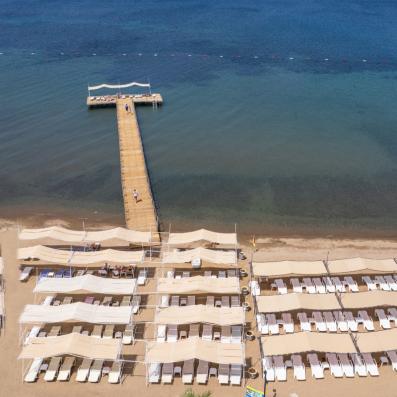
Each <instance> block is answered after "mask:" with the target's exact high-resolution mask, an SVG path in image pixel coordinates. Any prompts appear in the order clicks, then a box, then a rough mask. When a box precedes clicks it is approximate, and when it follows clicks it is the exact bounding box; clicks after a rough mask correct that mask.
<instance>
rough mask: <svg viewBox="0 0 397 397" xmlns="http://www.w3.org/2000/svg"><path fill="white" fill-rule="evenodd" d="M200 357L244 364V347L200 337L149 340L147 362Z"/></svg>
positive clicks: (169, 361)
mask: <svg viewBox="0 0 397 397" xmlns="http://www.w3.org/2000/svg"><path fill="white" fill-rule="evenodd" d="M191 359H198V360H204V361H208V362H211V363H217V364H244V348H243V345H242V344H240V343H220V342H214V341H205V340H202V339H200V338H199V337H193V338H188V339H183V340H179V341H177V342H165V343H164V342H163V343H161V342H148V343H147V346H146V356H145V361H146V363H176V362H181V361H185V360H191Z"/></svg>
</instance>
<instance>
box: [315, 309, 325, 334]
mask: <svg viewBox="0 0 397 397" xmlns="http://www.w3.org/2000/svg"><path fill="white" fill-rule="evenodd" d="M312 317H313V320H314V326H315V328H316V330H317V331H319V332H327V325H326V323H325V321H324V318H323V316H322V314H321V312H313V313H312Z"/></svg>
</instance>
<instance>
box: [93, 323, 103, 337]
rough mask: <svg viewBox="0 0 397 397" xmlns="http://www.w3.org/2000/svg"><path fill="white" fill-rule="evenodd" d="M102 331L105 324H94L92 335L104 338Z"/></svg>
mask: <svg viewBox="0 0 397 397" xmlns="http://www.w3.org/2000/svg"><path fill="white" fill-rule="evenodd" d="M102 331H103V325H101V324H96V325H94V328H93V330H92V334H91V336H93V337H94V338H102Z"/></svg>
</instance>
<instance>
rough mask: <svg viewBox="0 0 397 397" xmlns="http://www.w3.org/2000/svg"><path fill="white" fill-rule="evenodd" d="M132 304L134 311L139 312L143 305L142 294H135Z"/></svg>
mask: <svg viewBox="0 0 397 397" xmlns="http://www.w3.org/2000/svg"><path fill="white" fill-rule="evenodd" d="M131 306H132V313H134V314H138V312H139V309H140V307H141V296H140V295H135V296H134V297H133V298H132V303H131Z"/></svg>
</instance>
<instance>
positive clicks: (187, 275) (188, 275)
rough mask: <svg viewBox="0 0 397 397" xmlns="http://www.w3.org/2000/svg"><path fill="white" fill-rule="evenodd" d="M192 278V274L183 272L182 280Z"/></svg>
mask: <svg viewBox="0 0 397 397" xmlns="http://www.w3.org/2000/svg"><path fill="white" fill-rule="evenodd" d="M188 277H190V272H182V278H188Z"/></svg>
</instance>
